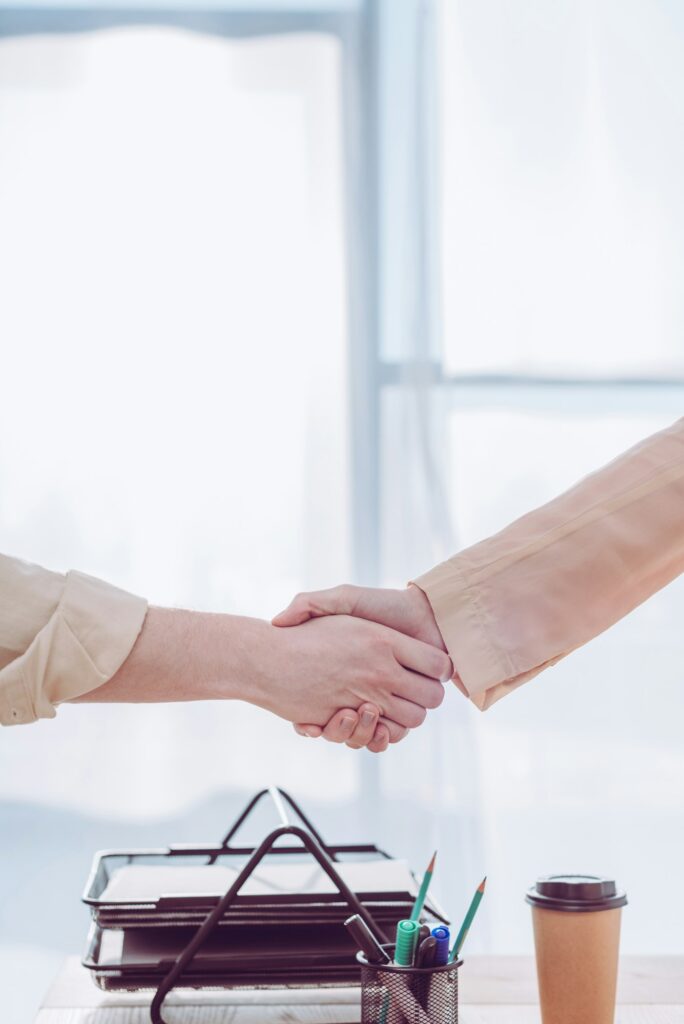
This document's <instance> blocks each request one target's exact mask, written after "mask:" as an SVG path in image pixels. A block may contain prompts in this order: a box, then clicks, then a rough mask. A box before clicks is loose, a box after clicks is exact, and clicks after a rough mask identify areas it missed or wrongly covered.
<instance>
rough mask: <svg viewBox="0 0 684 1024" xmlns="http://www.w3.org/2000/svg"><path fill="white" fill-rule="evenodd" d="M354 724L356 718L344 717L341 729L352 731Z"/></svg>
mask: <svg viewBox="0 0 684 1024" xmlns="http://www.w3.org/2000/svg"><path fill="white" fill-rule="evenodd" d="M354 724H355V723H354V719H353V718H343V719H342V722H341V724H340V728H341V731H342V732H351V731H352V729H353V728H354Z"/></svg>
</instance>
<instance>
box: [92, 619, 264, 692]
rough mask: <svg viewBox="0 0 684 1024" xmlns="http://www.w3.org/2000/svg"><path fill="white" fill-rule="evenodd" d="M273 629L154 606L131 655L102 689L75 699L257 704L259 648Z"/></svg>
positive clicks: (259, 623)
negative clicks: (257, 654)
mask: <svg viewBox="0 0 684 1024" xmlns="http://www.w3.org/2000/svg"><path fill="white" fill-rule="evenodd" d="M271 631H272V627H271V626H269V625H268V623H266V622H263V621H261V620H260V619H249V618H243V617H241V616H237V615H216V614H212V613H210V612H191V611H184V610H182V609H175V608H150V609H149V610H148V612H147V616H146V618H145V623H144V625H143V628H142V630H141V632H140V636H139V637H138V639H137V641H136V643H135V645H134V647H133V649H132V650H131V653H130V654H129V656H128V658H127V659H126V661H125V662H124V663H123V665H122V666H121V668H120V669H119V670H118V672H116V673H115V674H114V675H113V676H112V678H111V679H109V680H108V681H107V682H106V683H104V684H103V685H102V686H100V687H98V688H97V689H95V690H92V691H90V692H89V693H85V694H83V695H82V696H80V697H77V698H75V699H76V700H77V701H88V702H106V703H135V704H138V703H145V702H149V703H154V702H160V701H187V700H212V699H216V700H231V699H240V700H252V701H254V702H258V699H259V693H260V689H261V686H260V683H261V677H260V672H259V668H258V664H259V661H258V659H257V658H256V657H255V652H256V651H257V649H261V651H262V652H263V651H264V645H265V644H267V641H268V634H269V633H270V632H271Z"/></svg>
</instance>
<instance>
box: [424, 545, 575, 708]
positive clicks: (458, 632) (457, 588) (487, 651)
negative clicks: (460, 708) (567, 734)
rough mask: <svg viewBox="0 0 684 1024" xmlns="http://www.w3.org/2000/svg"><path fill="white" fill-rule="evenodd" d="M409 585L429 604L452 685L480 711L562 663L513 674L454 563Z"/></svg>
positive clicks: (479, 601)
mask: <svg viewBox="0 0 684 1024" xmlns="http://www.w3.org/2000/svg"><path fill="white" fill-rule="evenodd" d="M411 582H412V583H413V584H414V585H415V586H417V587H420V589H421V590H422V591H423V593H424V594H425V596H426V597H427V599H428V601H429V602H430V605H431V607H432V611H433V613H434V616H435V620H436V622H437V625H438V626H439V629H440V632H441V634H442V639H443V640H444V643H445V645H446V648H447V651H448V653H449V657H450V658H451V661H452V663H453V666H454V669H455V675H454V682H455V683H456V685H457V686H458V688H459V689H460V690H461V692H462V693H464V694H465V696H467V697H469V698H470V700H471V701H472V702H473V704H474V705H475V706H476V707H477V708H479V709H480V711H485V710H486V709H487V708H489V707H491V705H492V704H494V703H495V702H496V701H497V700H500V698H501V697H503V696H505V694H507V693H510V692H511V691H512V690H515V689H516V688H517V687H518V686H522V684H523V683H526V682H527V681H528V680H529V679H532V678H533V677H534V676H537V675H539V673H540V672H542V671H543V670H544V669H545V668H549V667H550V666H551V665H553V664H555V662H556V661H559V660H560V657H559V658H555V659H553V661H547V662H545V663H544V664H543V665H539V666H535V667H534V668H532V669H530V670H529V671H527V672H523V673H519V672H516V670H515V668H514V666H513V664H512V662H511V660H510V658H509V656H508V653H507V651H506V650H505V649H504V648H503V647H501V646H500V645H499V644H497V642H496V636H495V630H494V627H493V625H492V623H491V622H490V620H489V617H488V614H487V609H486V605H485V602H484V600H483V595H482V593H481V591H480V590H479V589H478V588H477V587H476V586H474V585H470V586H469V585H468V583H467V582H466V579H465V576H464V574H463V573H462V572H461V570H460V569H459V566H458V559H457V558H452V559H450V560H449V561H448V562H442V563H441V564H440V565H437V566H435V568H434V569H430V571H429V572H426V573H424V574H423V575H422V576H419V577H418V578H417V579H415V580H412V581H411Z"/></svg>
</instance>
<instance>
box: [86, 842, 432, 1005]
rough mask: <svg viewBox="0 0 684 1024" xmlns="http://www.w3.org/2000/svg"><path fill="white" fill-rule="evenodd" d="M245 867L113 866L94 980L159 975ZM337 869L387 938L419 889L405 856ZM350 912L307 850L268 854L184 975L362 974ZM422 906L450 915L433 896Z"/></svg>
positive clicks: (257, 981)
mask: <svg viewBox="0 0 684 1024" xmlns="http://www.w3.org/2000/svg"><path fill="white" fill-rule="evenodd" d="M240 867H241V864H240V865H228V864H225V863H216V864H206V863H204V864H201V863H200V864H197V863H190V864H187V863H186V864H175V863H173V860H172V859H170V862H169V860H167V861H166V862H165V863H156V864H149V863H144V862H143V863H134V862H133V863H127V864H123V865H121V866H118V867H116V868H115V869H114V870H113V871H112V872H111V874H110V875H109V876H108V878H107V880H106V884H104V886H103V887H102V888H101V890H100V893H99V896H98V899H97V901H96V905H94V906H93V916H94V919H95V925H96V931H95V933H94V941H93V943H92V956H91V957H90V958H89V959H87V960H86V961H85V963H86V966H89V967H91V968H92V969H93V970H94V972H95V976H96V980H97V981H98V983H99V984H100V985H101V986H102V987H104V988H118V987H125V988H136V987H146V986H153V985H156V984H158V983H159V981H160V979H161V978H162V977H163V976H164V975H165V974H166V973H168V971H169V969H170V967H171V966H172V964H173V963H174V961H175V959H176V957H177V956H178V955H179V954H180V953H181V952H182V950H183V949H184V948H185V946H186V945H187V944H188V942H189V941H190V940H191V939H192V937H193V935H194V934H195V932H196V930H197V927H198V926H199V925H200V924H202V922H203V921H204V920H205V919H206V917H207V915H208V913H209V912H210V911H211V910H212V909H213V907H214V906H215V905H216V904H217V903H218V901H219V900H220V899H221V897H222V896H223V895H224V893H225V892H226V891H227V890H228V889H229V888H230V887H231V885H232V884H233V882H234V881H235V879H236V877H237V875H238V873H239V870H240ZM335 869H336V870H337V871H338V872H339V875H340V877H341V878H342V880H343V881H344V882H345V883H346V884H347V885H348V886H349V888H350V889H351V890H352V891H353V892H355V893H356V895H357V897H358V899H359V900H360V902H361V903H362V904H363V906H364V907H365V908H366V909H367V910H368V911H369V913H370V914H371V916H372V918H373V920H374V921H375V922H376V924H377V925H378V926H379V928H380V929H381V930H382V931H384V933H385V935H386V936H387V939H388V941H391V940H392V938H393V936H394V931H395V929H396V924H397V922H398V921H400V920H401V919H402V918H405V917H408V916H409V915H410V913H411V908H412V906H413V901H414V899H415V896H416V893H417V886H416V882H415V879H414V877H413V875H412V873H411V871H410V870H409V868H408V865H407V864H406V862H405V861H403V860H390V859H386V858H378V859H375V860H356V861H349V860H347V861H340V862H339V863H336V864H335ZM90 902H91V904H92V901H90ZM352 912H353V911H352V910H350V908H349V905H348V903H347V902H346V900H345V899H344V897H342V896H341V894H340V893H339V891H338V890H337V888H336V886H335V884H334V882H333V881H332V880H331V879H330V878H329V877H328V875H327V874H326V873H325V872H324V871H323V869H322V868H320V867H319V866H318V864H317V863H316V862H315V861H313V860H312V859H311V858H307V859H306V860H303V861H302V860H299V861H293V860H292V858H286V857H283V856H275V855H274V856H271V857H270V858H269V859H266V860H264V861H262V862H261V864H260V865H259V866H258V867H257V868H256V869H255V871H254V872H253V874H252V875H251V876H250V877H249V878H248V879H247V880H246V882H245V884H244V885H243V887H242V889H241V891H240V893H239V895H238V896H237V897H236V898H235V900H234V901H233V903H232V904H231V906H230V907H229V908H228V910H227V911H226V913H225V914H224V916H223V917H222V918H221V921H220V923H219V924H218V925H217V927H216V929H215V930H214V932H213V933H212V935H211V936H210V937H209V938H208V940H207V942H206V944H205V945H204V946H203V947H202V948H201V949H200V950H199V951H198V953H197V955H196V956H195V958H194V959H193V961H192V962H191V964H190V965H189V966H188V969H187V971H186V973H185V974H184V980H185V981H186V983H187V984H191V985H201V986H210V985H227V984H230V985H232V986H235V985H250V986H254V985H283V984H291V985H303V984H304V985H305V984H338V985H339V984H344V983H352V984H353V983H358V977H359V968H358V964H357V962H356V959H355V954H356V947H355V946H354V943H353V942H352V940H351V939H350V937H349V935H348V933H347V931H346V929H345V928H344V921H345V919H346V918H347V917H349V915H350V914H351V913H352ZM425 913H426V915H427V916H429V917H431V918H438V919H440V920H443V919H444V917H443V914H442V913H441V912H440V911H439V909H438V908H437V907H435V906H434V905H430V904H429V905H428V906H427V907H426V912H425Z"/></svg>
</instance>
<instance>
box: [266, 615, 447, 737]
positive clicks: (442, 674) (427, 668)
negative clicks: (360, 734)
mask: <svg viewBox="0 0 684 1024" xmlns="http://www.w3.org/2000/svg"><path fill="white" fill-rule="evenodd" d="M271 629H272V633H273V643H272V644H269V646H268V647H267V648H266V649H265V651H264V663H263V672H264V683H263V685H262V686H261V687H257V688H256V690H255V693H254V694H253V695H252V700H253V702H254V703H258V704H260V705H261V706H262V707H265V708H267V709H268V710H270V711H273V712H275V714H278V715H281V716H282V717H283V718H287V719H289V720H290V721H291V722H301V721H305V722H308V723H311V724H313V725H318V726H325V725H326V723H327V722H328V721H329V720H330V719H331V718H332V717H333V715H334V714H335V712H336V711H338V709H340V708H347V707H350V708H358V707H360V706H361V705H362V704H365V703H369V704H373V705H374V706H375V707H376V708H377V709H378V712H379V714H380V715H381V716H383V718H384V719H387V720H388V721H389V722H392V723H396V725H397V726H400V727H403V729H412V728H415V727H416V726H418V725H421V724H422V723H423V722H424V720H425V715H426V709H430V708H436V707H439V705H440V704H441V703H442V700H443V698H444V687H443V686H442V684H441V682H440V680H441V679H443V678H448V676H449V673H450V669H451V662H450V660H449V658H448V656H447V655H446V654H445V653H444V652H443V651H441V650H438V649H437V648H436V647H433V646H431V645H430V644H426V643H424V642H423V641H421V640H418V639H415V638H413V637H408V636H406V635H405V634H403V633H399V632H397V631H396V630H393V629H390V628H388V627H387V626H383V625H380V624H379V623H376V622H370V621H365V620H363V619H361V618H352V617H351V616H349V615H332V616H326V617H324V618H317V619H312V620H311V621H308V622H304V623H303V624H301V625H298V626H297V627H296V628H294V629H275V628H273V627H271ZM274 658H275V659H276V660H275V661H274V660H273V659H274ZM388 728H389V729H390V731H391V729H392V728H394V727H392V726H388ZM403 734H404V733H403V732H402V735H403Z"/></svg>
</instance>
